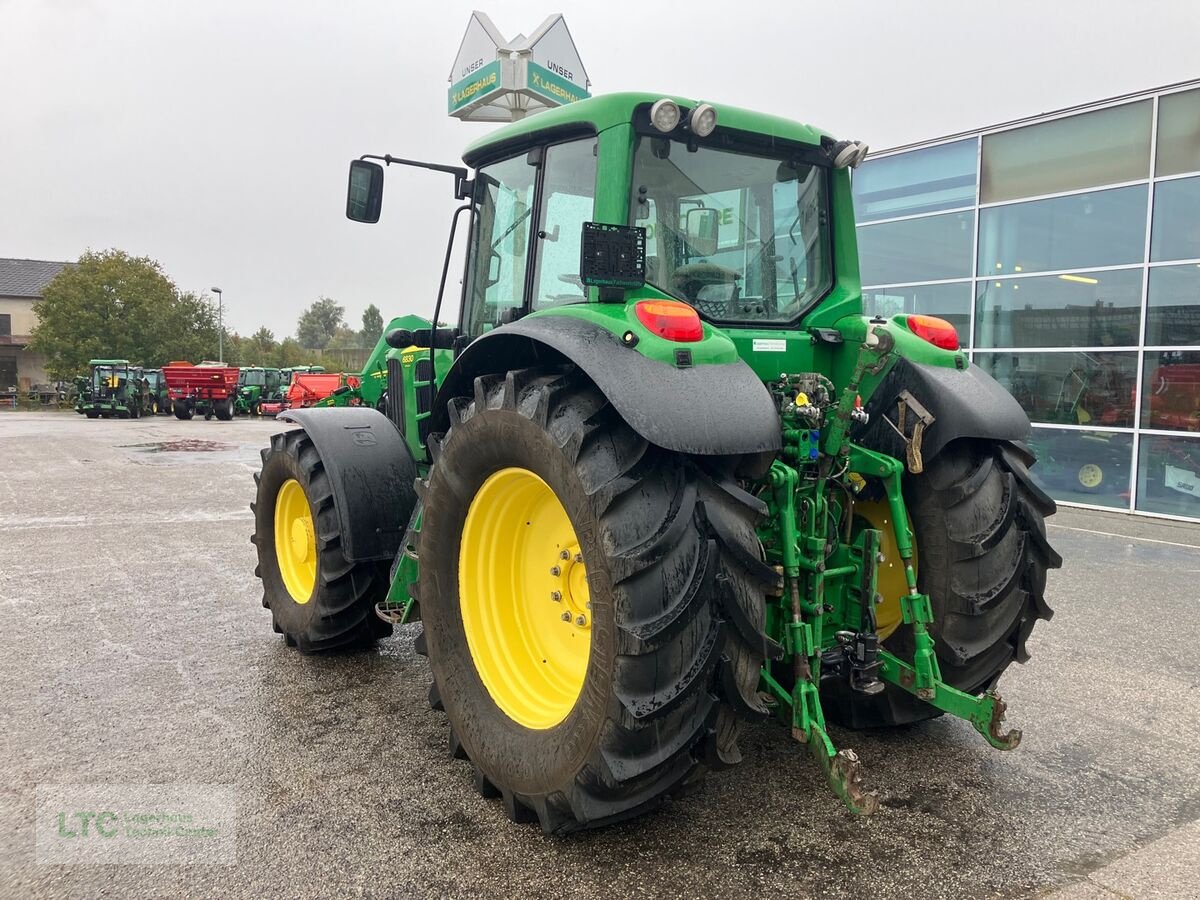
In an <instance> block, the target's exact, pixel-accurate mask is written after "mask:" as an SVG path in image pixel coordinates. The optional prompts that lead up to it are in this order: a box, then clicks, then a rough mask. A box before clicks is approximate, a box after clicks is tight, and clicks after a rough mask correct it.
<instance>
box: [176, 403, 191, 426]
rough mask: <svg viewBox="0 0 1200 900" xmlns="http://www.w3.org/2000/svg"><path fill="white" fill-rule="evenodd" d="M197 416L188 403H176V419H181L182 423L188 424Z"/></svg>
mask: <svg viewBox="0 0 1200 900" xmlns="http://www.w3.org/2000/svg"><path fill="white" fill-rule="evenodd" d="M195 414H196V413H195V411H194V410H193V409H192V408H191V407H190V406H188V405H187V404H186V403H182V402H180V401H179V400H176V401H175V418H177V419H179V420H180V421H183V422H186V421H187V420H188V419H190V418H191V417H192V416H194V415H195Z"/></svg>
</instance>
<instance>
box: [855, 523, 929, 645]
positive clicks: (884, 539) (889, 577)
mask: <svg viewBox="0 0 1200 900" xmlns="http://www.w3.org/2000/svg"><path fill="white" fill-rule="evenodd" d="M854 514H855V515H856V516H858V517H860V518H862V519H863V520H865V521H866V523H867V527H868V528H875V529H878V530H879V552H880V553H882V554H883V558H884V559H883V562H881V563H880V564H879V571H878V573H877V579H876V582H875V589H876V590H877V591H878V592H879V594H880V596H882V597H883V602H882V603H880V604H879V605H878V606H876V607H875V630H876V632H877V633H878V634H879V639H880V640H881V641H882V640H886V639H887V638H889V637H891V634H892V632H893V631H895V630H896V629H897V628H899V627H900V623H901V622H902V621H903V619H904V616H903V613H902V612H901V609H900V598H901V597H903V596H904V595H905V594H907V593H908V580H907V579H906V578H905V577H904V561H903V560H902V559H900V548H899V547H898V546H897V545H896V532H895V530H893V528H892V508H891V506H889V505H888V502H887V500H874V501H871V502H870V503H855V504H854ZM910 528H911V523H910ZM916 571H917V547H916V542H915V541H914V542H913V572H914V574H915V573H916Z"/></svg>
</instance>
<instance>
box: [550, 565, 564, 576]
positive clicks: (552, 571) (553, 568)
mask: <svg viewBox="0 0 1200 900" xmlns="http://www.w3.org/2000/svg"><path fill="white" fill-rule="evenodd" d="M550 574H551V575H553V576H554V577H555V578H557V577H558V576H559V575H561V574H562V569H560V568H559V567H558V566H551V567H550Z"/></svg>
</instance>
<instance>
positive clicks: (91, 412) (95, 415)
mask: <svg viewBox="0 0 1200 900" xmlns="http://www.w3.org/2000/svg"><path fill="white" fill-rule="evenodd" d="M82 412H83V414H84V415H85V416H87V417H88V418H89V419H98V418H100V413H98V412H97V411H96V410H94V409H89V410H83V411H82Z"/></svg>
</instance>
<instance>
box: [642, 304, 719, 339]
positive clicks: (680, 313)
mask: <svg viewBox="0 0 1200 900" xmlns="http://www.w3.org/2000/svg"><path fill="white" fill-rule="evenodd" d="M633 308H634V311H635V312H636V313H637V317H638V321H639V322H641V323H642V324H643V325H645V326H646V327H647V328H649V329H650V330H651V331H653V332H654V333H655V334H657V335H658V336H659V337H661V338H666V339H667V340H668V341H680V342H683V341H698V340H701V339H702V338H703V337H704V326H703V325H702V324H701V323H700V316H698V315H697V314H696V311H695V310H694V309H692V308H691V307H690V306H688V305H687V304H686V303H682V302H680V301H679V300H639V301H638V302H637V303H636V304H635V305H634V307H633Z"/></svg>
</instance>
